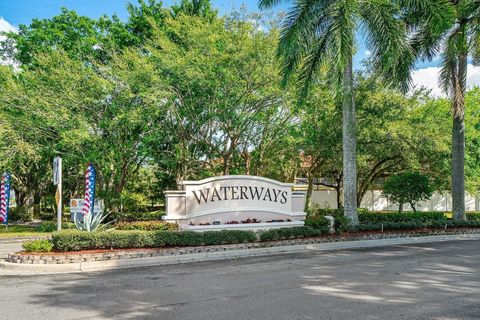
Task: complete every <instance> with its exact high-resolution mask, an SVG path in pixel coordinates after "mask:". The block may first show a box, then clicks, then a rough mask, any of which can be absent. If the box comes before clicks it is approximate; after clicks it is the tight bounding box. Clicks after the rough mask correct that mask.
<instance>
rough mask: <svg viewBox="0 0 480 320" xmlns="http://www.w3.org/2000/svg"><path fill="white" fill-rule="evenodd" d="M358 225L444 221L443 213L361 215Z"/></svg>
mask: <svg viewBox="0 0 480 320" xmlns="http://www.w3.org/2000/svg"><path fill="white" fill-rule="evenodd" d="M358 219H359V220H360V223H384V222H418V223H429V222H432V221H446V217H445V215H444V213H443V212H436V211H434V212H421V211H417V212H411V211H407V212H402V213H383V214H382V213H361V214H359V215H358Z"/></svg>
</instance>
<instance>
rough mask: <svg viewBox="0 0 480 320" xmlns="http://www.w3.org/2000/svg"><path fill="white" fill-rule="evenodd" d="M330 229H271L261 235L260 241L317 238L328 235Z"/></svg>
mask: <svg viewBox="0 0 480 320" xmlns="http://www.w3.org/2000/svg"><path fill="white" fill-rule="evenodd" d="M329 229H330V228H329V227H327V228H325V227H323V228H320V229H315V228H312V227H291V228H281V229H270V230H267V231H264V232H262V233H260V241H272V240H286V239H297V238H307V237H317V236H319V235H321V234H327V233H328V232H329Z"/></svg>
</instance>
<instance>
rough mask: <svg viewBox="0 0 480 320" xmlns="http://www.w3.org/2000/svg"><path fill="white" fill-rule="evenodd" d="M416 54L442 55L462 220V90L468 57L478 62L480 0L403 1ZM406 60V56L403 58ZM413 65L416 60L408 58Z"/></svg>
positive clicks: (456, 205) (457, 213)
mask: <svg viewBox="0 0 480 320" xmlns="http://www.w3.org/2000/svg"><path fill="white" fill-rule="evenodd" d="M402 5H404V6H405V9H406V13H407V14H406V19H405V20H406V21H407V22H408V23H409V24H410V27H411V33H412V34H411V36H410V37H409V39H411V44H412V48H413V49H414V52H415V53H416V56H418V57H420V58H423V59H429V60H431V59H433V58H434V57H435V56H436V55H437V54H439V53H440V54H441V63H440V65H441V71H440V84H441V86H442V88H443V90H444V91H445V93H447V94H448V95H449V96H450V98H451V106H452V108H451V109H452V115H453V125H452V170H451V175H452V185H451V186H452V211H453V217H454V219H456V220H465V219H466V215H465V91H466V79H467V65H468V57H469V55H471V57H472V62H473V63H474V64H476V65H479V64H480V2H479V1H477V0H461V1H460V0H450V1H438V0H422V1H410V0H405V1H403V3H402ZM404 61H408V59H404ZM410 62H411V65H410V67H413V64H414V62H415V60H411V61H410Z"/></svg>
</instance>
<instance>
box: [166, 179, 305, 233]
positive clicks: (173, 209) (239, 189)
mask: <svg viewBox="0 0 480 320" xmlns="http://www.w3.org/2000/svg"><path fill="white" fill-rule="evenodd" d="M293 186H294V185H293V184H291V183H282V182H278V181H275V180H272V179H268V178H263V177H256V176H245V175H231V176H219V177H213V178H209V179H204V180H200V181H184V182H183V184H182V189H183V190H180V191H167V192H166V200H167V215H166V216H165V217H164V220H166V221H171V222H177V223H179V224H180V225H182V226H184V225H190V226H192V225H214V224H215V225H218V224H221V225H225V224H226V225H238V227H240V225H241V224H246V223H248V222H249V221H255V222H256V223H259V221H260V223H262V224H263V223H278V222H294V221H297V223H293V224H294V225H299V223H298V222H299V221H303V220H304V219H305V212H303V208H304V201H305V192H303V191H294V190H293ZM254 219H255V220H254ZM242 222H243V223H242ZM301 224H303V222H302V223H301Z"/></svg>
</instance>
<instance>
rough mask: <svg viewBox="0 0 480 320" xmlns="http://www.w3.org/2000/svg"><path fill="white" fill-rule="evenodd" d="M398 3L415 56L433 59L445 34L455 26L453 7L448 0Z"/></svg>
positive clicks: (417, 0) (405, 0)
mask: <svg viewBox="0 0 480 320" xmlns="http://www.w3.org/2000/svg"><path fill="white" fill-rule="evenodd" d="M398 3H399V6H400V8H401V18H402V20H404V21H405V23H406V28H407V32H408V33H409V34H410V38H409V41H410V44H411V47H412V48H413V49H414V54H415V56H416V57H419V58H421V59H424V60H431V59H433V58H434V57H435V56H436V55H438V54H439V52H440V49H441V47H440V46H441V44H442V42H443V40H444V35H445V33H447V32H448V30H449V29H450V28H451V27H452V26H453V25H454V24H455V19H456V11H455V5H454V4H453V3H452V2H451V1H449V0H400V1H399V2H398Z"/></svg>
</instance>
